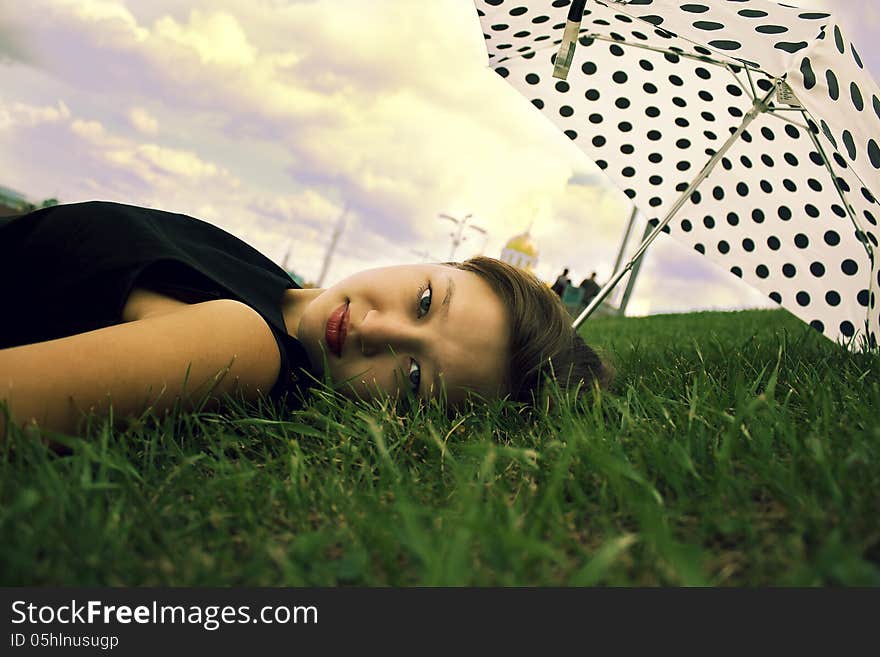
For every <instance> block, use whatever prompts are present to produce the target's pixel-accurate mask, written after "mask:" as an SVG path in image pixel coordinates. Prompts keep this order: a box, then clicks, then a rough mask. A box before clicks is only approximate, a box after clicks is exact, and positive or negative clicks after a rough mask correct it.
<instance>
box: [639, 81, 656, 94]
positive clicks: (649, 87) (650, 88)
mask: <svg viewBox="0 0 880 657" xmlns="http://www.w3.org/2000/svg"><path fill="white" fill-rule="evenodd" d="M642 89H644V90H645V93H647V94H656V93H657V86H656V85H654V84H651V83H650V82H645V84H643V85H642Z"/></svg>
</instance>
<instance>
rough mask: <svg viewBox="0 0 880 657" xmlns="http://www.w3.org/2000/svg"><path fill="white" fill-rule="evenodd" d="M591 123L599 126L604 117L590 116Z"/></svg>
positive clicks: (599, 115) (598, 115)
mask: <svg viewBox="0 0 880 657" xmlns="http://www.w3.org/2000/svg"><path fill="white" fill-rule="evenodd" d="M590 123H593V124H595V125H598V124H600V123H602V115H601V114H590Z"/></svg>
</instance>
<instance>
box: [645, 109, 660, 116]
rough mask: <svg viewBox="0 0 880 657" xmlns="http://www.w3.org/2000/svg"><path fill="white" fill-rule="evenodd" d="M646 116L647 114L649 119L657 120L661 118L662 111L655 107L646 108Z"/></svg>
mask: <svg viewBox="0 0 880 657" xmlns="http://www.w3.org/2000/svg"><path fill="white" fill-rule="evenodd" d="M645 114H646V115H647V116H648V117H649V118H652V119H656V118H657V117H658V116H660V110H659V109H658V108H656V107H654V106H651V107H646V108H645Z"/></svg>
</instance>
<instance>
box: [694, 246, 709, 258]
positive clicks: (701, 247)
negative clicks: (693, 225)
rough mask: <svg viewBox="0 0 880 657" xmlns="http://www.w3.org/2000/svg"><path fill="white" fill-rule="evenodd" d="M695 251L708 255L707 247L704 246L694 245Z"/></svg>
mask: <svg viewBox="0 0 880 657" xmlns="http://www.w3.org/2000/svg"><path fill="white" fill-rule="evenodd" d="M694 250H695V251H699V252H700V253H702V254H703V255H706V247H705V246H703V245H702V244H694Z"/></svg>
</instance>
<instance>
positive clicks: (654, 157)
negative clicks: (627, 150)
mask: <svg viewBox="0 0 880 657" xmlns="http://www.w3.org/2000/svg"><path fill="white" fill-rule="evenodd" d="M648 161H649V162H651V163H652V164H660V162H662V161H663V156H662V155H661V154H660V153H651V154H650V155H649V156H648Z"/></svg>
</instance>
